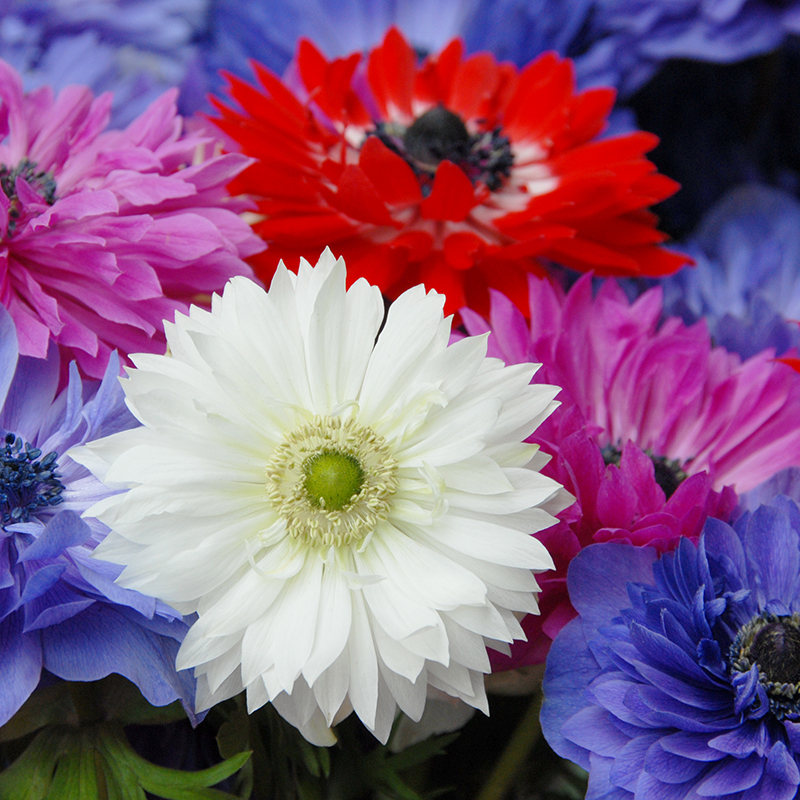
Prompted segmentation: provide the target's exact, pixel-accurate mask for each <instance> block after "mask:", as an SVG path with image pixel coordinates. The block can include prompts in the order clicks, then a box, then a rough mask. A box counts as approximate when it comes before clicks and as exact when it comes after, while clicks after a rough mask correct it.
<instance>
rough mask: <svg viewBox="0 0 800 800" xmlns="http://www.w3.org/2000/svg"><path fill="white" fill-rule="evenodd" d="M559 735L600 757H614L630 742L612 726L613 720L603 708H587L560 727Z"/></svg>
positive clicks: (627, 737) (628, 738)
mask: <svg viewBox="0 0 800 800" xmlns="http://www.w3.org/2000/svg"><path fill="white" fill-rule="evenodd" d="M561 735H562V736H564V737H565V738H566V739H569V741H571V742H572V743H573V744H576V745H578V747H582V748H584V749H586V750H590V751H591V752H593V753H597V754H598V755H601V756H607V757H614V756H616V755H617V754H618V753H619V752H620V751H621V750H622V748H623V747H625V745H627V744H628V742H629V741H630V737H629V736H626V735H625V734H623V733H621V732H620V730H619V728H617V727H616V726H615V725H614V719H613V717H612V715H611V714H609V713H608V711H606V710H605V709H604V708H599V707H598V706H587V707H586V708H582V709H581V710H580V711H579V712H578V713H577V714H574V715H573V716H572V717H570V718H569V719H568V720H567V721H566V722H565V723H564V724H563V725H562V726H561Z"/></svg>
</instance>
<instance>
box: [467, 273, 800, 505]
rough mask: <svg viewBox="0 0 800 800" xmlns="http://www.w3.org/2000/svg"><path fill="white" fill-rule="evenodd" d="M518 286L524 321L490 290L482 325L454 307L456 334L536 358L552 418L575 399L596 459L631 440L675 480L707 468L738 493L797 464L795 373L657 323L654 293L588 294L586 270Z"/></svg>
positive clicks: (610, 287) (607, 289) (799, 411)
mask: <svg viewBox="0 0 800 800" xmlns="http://www.w3.org/2000/svg"><path fill="white" fill-rule="evenodd" d="M529 287H530V307H531V321H530V323H528V322H526V320H525V319H524V318H523V316H522V315H521V314H520V313H519V311H517V310H516V309H515V308H514V307H513V306H512V305H511V303H510V302H509V301H508V300H507V299H506V298H505V297H503V296H502V295H500V294H498V293H494V294H493V296H492V309H491V316H490V321H491V324H487V323H486V322H485V321H484V320H483V319H481V318H480V317H479V316H477V315H476V314H475V313H474V312H471V311H469V310H462V312H461V313H462V317H463V319H464V324H465V326H466V328H467V331H468V332H469V333H470V334H476V333H483V332H485V331H487V330H491V332H492V335H491V336H490V340H489V341H490V345H489V353H490V355H494V356H497V357H499V358H502V359H503V360H504V361H506V363H517V362H519V361H541V362H542V363H543V364H544V366H543V368H542V369H540V370H539V371H538V372H537V373H536V377H535V380H536V381H542V382H546V383H554V384H557V385H558V386H562V387H563V391H562V393H561V394H560V395H559V399H560V400H561V402H562V404H563V405H562V408H561V409H560V410H559V412H556V414H555V415H553V419H555V418H556V417H557V415H558V414H559V413H561V414H563V413H564V412H565V410H566V408H568V407H569V406H572V405H574V406H577V407H578V409H579V410H580V412H581V413H582V414H583V416H584V417H585V419H586V421H587V422H588V423H589V424H590V425H591V426H594V427H596V433H595V438H596V441H597V442H598V444H599V445H600V447H601V448H604V449H605V450H604V455H605V457H606V460H607V462H608V463H612V462H616V461H618V460H619V458H620V456H621V454H622V451H623V449H624V447H625V445H626V443H627V442H628V441H631V442H633V443H634V444H635V445H636V446H637V447H638V448H639V449H641V450H644V451H647V452H648V453H649V454H651V455H652V456H653V457H654V459H655V462H656V466H657V467H658V468H659V469H660V470H666V471H668V472H671V473H672V475H673V478H674V479H675V480H680V478H681V477H683V474H685V475H696V474H698V473H700V472H707V473H708V475H709V476H710V478H711V481H712V484H713V487H714V488H715V489H717V490H719V489H721V488H722V487H723V486H732V487H733V488H734V489H736V491H737V492H740V493H741V492H745V491H748V490H749V489H751V488H753V487H754V486H757V485H758V484H760V483H762V482H763V481H765V480H767V479H768V478H770V477H771V476H772V475H774V474H775V473H776V472H778V471H779V470H781V469H784V468H785V467H789V466H792V465H797V464H800V375H799V374H798V373H797V372H795V371H794V370H792V369H791V368H790V367H789V366H787V365H785V364H782V363H779V362H776V361H775V360H774V353H773V352H772V351H770V350H765V351H763V352H760V353H758V354H757V355H755V356H753V357H752V358H749V359H747V360H746V361H742V360H741V358H740V357H739V356H738V355H736V354H735V353H729V352H728V351H727V350H725V349H724V348H722V347H713V346H712V343H711V338H710V336H709V334H708V330H707V329H706V326H705V323H704V322H703V321H700V322H698V323H697V324H695V325H692V326H691V327H687V326H686V325H684V324H683V322H682V321H681V320H679V319H677V318H674V317H671V318H668V319H666V320H664V322H663V323H661V324H659V322H660V319H661V315H662V305H661V290H660V289H659V288H655V289H651V290H650V291H648V292H646V293H645V294H643V295H642V296H641V297H640V298H639V299H638V300H636V301H635V302H634V303H630V302H629V301H628V299H627V297H626V296H625V294H624V293H623V291H622V290H621V289H620V287H619V286H618V285H617V283H616V282H614V281H606V282H605V283H604V284H603V286H602V288H601V289H600V291H599V292H598V294H597V297H595V298H593V297H592V285H591V279H590V277H588V276H586V277H583V278H581V279H580V280H579V281H578V282H577V283H576V284H575V286H573V288H572V289H571V290H570V291H569V292H568V293H565V292H564V291H563V290H561V289H560V288H559V287H557V286H555V285H553V284H552V283H550V282H549V281H547V280H543V279H539V278H534V277H531V278H530V280H529Z"/></svg>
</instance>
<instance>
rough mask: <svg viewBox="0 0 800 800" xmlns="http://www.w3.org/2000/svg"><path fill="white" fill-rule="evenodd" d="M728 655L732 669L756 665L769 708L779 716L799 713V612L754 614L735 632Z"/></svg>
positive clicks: (781, 717)
mask: <svg viewBox="0 0 800 800" xmlns="http://www.w3.org/2000/svg"><path fill="white" fill-rule="evenodd" d="M730 659H731V669H732V670H734V671H736V672H749V671H750V669H751V668H752V666H753V664H755V665H756V667H757V668H758V676H759V681H760V682H761V685H762V686H763V687H764V690H765V691H766V693H767V696H768V697H769V704H770V710H771V711H772V713H773V714H775V715H776V716H777V717H778V718H779V719H783V718H784V717H786V716H789V715H792V716H795V715H797V714H798V713H800V614H792V615H791V616H790V617H779V616H776V615H775V614H768V613H766V612H764V613H762V614H760V615H759V616H757V617H754V618H753V619H751V620H750V622H748V623H747V624H746V625H743V626H742V628H741V629H740V630H739V633H738V634H737V635H736V639H735V640H734V642H733V644H732V645H731V652H730Z"/></svg>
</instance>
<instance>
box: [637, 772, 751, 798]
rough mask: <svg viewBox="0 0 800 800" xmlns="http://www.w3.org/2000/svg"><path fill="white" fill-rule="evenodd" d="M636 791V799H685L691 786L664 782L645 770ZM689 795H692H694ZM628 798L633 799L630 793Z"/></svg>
mask: <svg viewBox="0 0 800 800" xmlns="http://www.w3.org/2000/svg"><path fill="white" fill-rule="evenodd" d="M635 791H636V795H635V797H636V800H685V798H686V797H687V793H688V791H689V787H687V786H684V785H683V784H682V783H664V782H663V781H660V780H658V778H656V777H655V776H653V775H650V773H648V772H643V773H642V774H641V775H640V776H639V781H638V783H637V784H636V790H635ZM688 796H689V797H692V795H688ZM626 800H631V797H630V795H628V797H627V798H626ZM731 800H733V798H731ZM736 800H739V798H736Z"/></svg>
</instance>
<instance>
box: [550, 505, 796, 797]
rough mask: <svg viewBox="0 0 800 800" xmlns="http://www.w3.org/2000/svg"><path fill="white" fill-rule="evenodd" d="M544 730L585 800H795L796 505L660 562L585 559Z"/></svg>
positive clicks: (643, 557)
mask: <svg viewBox="0 0 800 800" xmlns="http://www.w3.org/2000/svg"><path fill="white" fill-rule="evenodd" d="M568 585H569V590H570V598H571V600H572V602H573V604H574V606H575V608H576V609H577V611H578V613H579V616H578V617H577V618H576V619H575V620H573V621H572V622H571V623H569V625H567V626H566V627H565V628H564V629H563V630H562V631H561V633H560V634H559V635H558V637H557V638H556V640H555V642H554V643H553V646H552V649H551V651H550V656H549V658H548V663H547V671H546V675H545V680H544V687H543V688H544V695H545V701H544V705H543V709H542V727H543V730H544V733H545V736H546V737H547V740H548V741H549V742H550V744H551V746H552V747H553V748H554V749H555V750H556V752H558V753H559V754H560V755H562V756H565V757H567V758H570V759H572V760H573V761H576V762H577V763H579V764H580V765H581V766H583V767H585V768H586V769H589V770H590V778H589V790H588V793H587V795H586V797H587V800H592V798H601V797H602V798H609V800H610V799H611V798H614V800H623V798H633V797H634V796H635V797H636V799H637V800H645V798H647V799H648V800H649V798H653V799H655V798H657V799H658V800H680V798H686V800H688V798H692V799H693V800H699V798H701V797H707V798H713V797H717V798H722V797H725V798H727V800H743V799H744V798H747V800H791V798H794V797H795V795H796V793H797V789H798V786H799V785H800V769H798V763H800V508H798V506H797V505H796V504H795V503H794V502H792V501H790V500H788V499H787V498H784V497H779V498H776V499H775V500H774V501H773V502H772V503H771V504H770V505H765V506H761V507H760V508H759V509H758V510H756V511H755V512H753V513H746V514H744V515H743V516H742V517H741V518H740V519H739V520H738V521H737V522H736V524H735V525H734V526H733V527H731V526H729V525H727V524H725V523H724V522H721V521H720V520H716V519H710V520H708V522H707V523H706V525H705V528H704V532H703V535H702V537H701V539H700V542H699V544H698V545H697V546H695V545H693V544H692V543H691V542H689V541H688V540H685V539H684V540H682V542H681V544H680V545H679V547H678V549H677V550H676V551H675V552H673V553H669V554H667V555H664V556H663V557H662V558H661V559H657V558H656V554H655V552H654V551H652V550H649V549H642V548H635V547H631V546H628V545H621V544H599V545H593V546H591V547H588V548H586V549H584V550H583V551H582V552H581V553H580V554H579V555H578V556H577V557H576V558H575V559H574V560H573V562H572V566H571V568H570V572H569V577H568Z"/></svg>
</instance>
